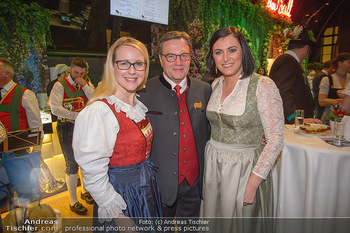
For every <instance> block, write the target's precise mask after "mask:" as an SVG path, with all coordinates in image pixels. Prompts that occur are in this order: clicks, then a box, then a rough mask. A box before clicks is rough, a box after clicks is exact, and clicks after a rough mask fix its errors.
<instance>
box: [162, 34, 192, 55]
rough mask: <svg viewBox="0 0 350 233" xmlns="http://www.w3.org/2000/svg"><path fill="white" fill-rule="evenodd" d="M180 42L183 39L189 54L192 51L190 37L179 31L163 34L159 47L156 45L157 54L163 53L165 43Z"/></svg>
mask: <svg viewBox="0 0 350 233" xmlns="http://www.w3.org/2000/svg"><path fill="white" fill-rule="evenodd" d="M176 39H177V40H180V39H184V40H185V41H186V42H187V44H188V47H190V52H191V50H192V40H191V37H190V36H189V35H188V34H187V33H186V32H180V31H170V32H167V33H165V34H164V35H163V36H162V38H160V40H159V45H158V54H161V53H162V52H163V45H164V43H165V42H166V41H169V40H176Z"/></svg>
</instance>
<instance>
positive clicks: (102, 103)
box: [73, 37, 162, 232]
mask: <svg viewBox="0 0 350 233" xmlns="http://www.w3.org/2000/svg"><path fill="white" fill-rule="evenodd" d="M148 70H149V57H148V52H147V49H146V47H145V45H144V44H142V43H141V42H140V41H138V40H136V39H133V38H130V37H122V38H120V39H119V40H117V41H116V42H115V43H114V44H113V45H112V47H111V48H110V49H109V51H108V54H107V60H106V65H105V71H104V74H103V77H102V81H101V83H100V85H99V86H98V87H97V89H96V92H95V95H94V96H93V97H92V99H91V100H90V101H89V103H88V106H87V107H86V108H85V109H84V110H83V111H81V112H80V113H79V115H78V117H77V119H76V122H75V129H74V140H73V148H74V154H75V159H76V160H77V162H78V164H79V165H80V166H81V168H82V172H83V176H84V182H85V186H86V189H87V190H88V191H89V192H90V194H91V196H92V197H93V198H94V200H95V202H96V203H95V205H94V216H95V217H98V219H99V221H100V222H103V221H104V220H107V221H106V223H105V224H106V225H105V226H110V225H111V226H118V225H120V224H121V225H124V226H125V225H128V224H129V223H130V224H132V225H133V224H134V222H135V223H136V224H137V225H139V221H135V219H134V218H148V217H161V216H162V211H161V202H160V195H159V191H158V185H157V180H156V169H155V167H154V166H153V164H152V162H151V161H150V159H149V154H150V150H151V143H152V137H153V130H152V126H151V124H150V122H149V121H148V119H147V117H146V112H147V111H148V110H147V108H146V106H145V105H143V104H142V103H141V102H140V101H139V100H138V99H136V91H138V90H140V89H142V88H143V87H144V85H145V83H146V81H147V76H148ZM111 219H113V221H112V222H110V220H111ZM124 219H126V221H123V220H124ZM131 219H133V220H134V222H133V221H131ZM95 224H96V223H95ZM104 229H107V227H105V228H104ZM134 229H135V228H134ZM131 232H132V231H131Z"/></svg>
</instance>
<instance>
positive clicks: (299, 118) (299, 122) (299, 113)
mask: <svg viewBox="0 0 350 233" xmlns="http://www.w3.org/2000/svg"><path fill="white" fill-rule="evenodd" d="M294 115H295V124H294V129H299V128H300V126H303V125H304V110H302V109H297V110H295V112H294Z"/></svg>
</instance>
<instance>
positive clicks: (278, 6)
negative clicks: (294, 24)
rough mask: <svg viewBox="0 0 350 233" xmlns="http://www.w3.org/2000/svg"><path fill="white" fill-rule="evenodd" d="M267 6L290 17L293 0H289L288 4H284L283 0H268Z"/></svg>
mask: <svg viewBox="0 0 350 233" xmlns="http://www.w3.org/2000/svg"><path fill="white" fill-rule="evenodd" d="M266 7H267V8H268V9H270V10H272V11H274V12H276V13H278V14H280V15H285V16H287V17H289V18H290V17H291V14H290V11H291V10H292V7H293V0H289V1H288V4H284V1H283V0H266Z"/></svg>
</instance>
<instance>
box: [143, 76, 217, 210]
mask: <svg viewBox="0 0 350 233" xmlns="http://www.w3.org/2000/svg"><path fill="white" fill-rule="evenodd" d="M187 81H188V86H189V89H188V90H187V95H186V100H187V108H188V111H189V115H190V119H191V124H192V129H193V134H194V138H195V142H196V147H197V153H198V163H199V169H200V175H199V187H200V191H201V190H202V179H203V167H204V148H205V144H206V142H207V140H208V136H209V132H208V127H209V124H208V120H207V118H206V113H205V110H206V107H207V103H208V101H209V97H210V94H211V87H210V85H209V84H207V83H204V82H202V81H199V80H196V79H192V78H189V79H187ZM139 94H140V100H141V101H142V102H143V103H144V104H145V105H146V106H147V108H148V113H147V117H148V119H149V120H150V121H151V124H152V127H153V131H154V135H153V143H152V151H151V159H152V162H153V163H154V164H155V165H156V166H157V167H158V172H157V178H158V184H159V188H160V193H161V199H162V202H163V203H164V204H166V205H168V206H171V205H172V204H174V202H175V200H176V197H177V190H178V186H179V179H178V167H179V165H178V163H179V160H178V159H179V158H178V152H179V104H178V99H177V96H176V94H175V92H174V91H172V90H171V85H170V84H169V83H168V82H167V81H166V80H165V79H164V77H163V75H160V76H159V78H153V79H150V80H149V81H148V83H147V84H146V89H145V90H144V91H142V92H140V93H139ZM199 195H200V194H199Z"/></svg>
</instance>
